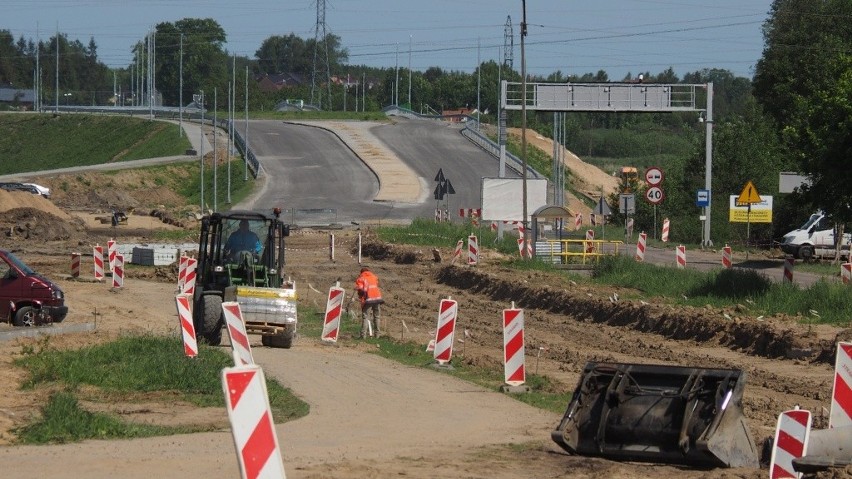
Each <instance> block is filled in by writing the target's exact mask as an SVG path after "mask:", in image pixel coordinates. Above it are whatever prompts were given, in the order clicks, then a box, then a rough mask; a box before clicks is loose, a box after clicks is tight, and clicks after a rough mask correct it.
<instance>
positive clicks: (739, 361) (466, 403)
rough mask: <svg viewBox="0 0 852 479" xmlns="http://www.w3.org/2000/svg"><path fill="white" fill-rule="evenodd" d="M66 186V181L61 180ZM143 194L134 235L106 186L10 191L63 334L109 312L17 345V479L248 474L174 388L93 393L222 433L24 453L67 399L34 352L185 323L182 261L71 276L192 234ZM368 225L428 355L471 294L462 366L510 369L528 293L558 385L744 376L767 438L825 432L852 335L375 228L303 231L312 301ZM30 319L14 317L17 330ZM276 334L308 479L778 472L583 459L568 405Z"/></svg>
mask: <svg viewBox="0 0 852 479" xmlns="http://www.w3.org/2000/svg"><path fill="white" fill-rule="evenodd" d="M66 180H67V179H66ZM139 180H140V179H139V178H136V179H135V181H137V182H138V181H139ZM54 181H57V182H61V181H63V180H62V179H61V178H57V179H55V180H54ZM114 181H119V180H114ZM58 184H59V183H55V184H53V185H50V186H51V187H52V188H53V189H54V191H56V186H58ZM129 191H130V192H128V193H126V194H127V195H129V196H127V197H125V198H123V200H122V201H124V202H126V203H130V202H136V205H135V206H134V214H132V215H130V220H131V221H132V222H131V221H129V222H128V224H127V225H122V226H119V227H117V228H112V227H111V226H109V225H106V226H104V225H102V224H101V223H100V222H99V221H97V220H96V219H93V217H97V216H99V215H102V214H104V213H105V212H109V211H108V210H107V209H106V208H103V207H101V209H98V210H97V211H95V210H96V208H93V204H94V203H93V202H92V201H94V202H95V203H97V204H101V203H102V202H104V201H106V199H105V198H104V197H96V199H95V200H88V201H89V202H88V203H87V200H85V199H82V198H81V197H78V198H76V199H75V198H72V197H70V196H69V197H60V196H58V197H57V198H54V199H53V201H48V200H43V199H41V198H38V197H35V196H33V195H29V196H26V197H25V196H20V195H28V194H26V193H6V192H3V191H0V232H2V233H3V234H0V247H2V248H7V249H12V250H14V251H16V253H17V254H19V255H20V256H21V257H22V258H23V259H25V260H26V261H27V262H28V263H29V264H30V265H31V266H33V267H34V268H35V269H36V270H38V271H40V272H43V273H44V274H46V275H47V276H48V277H50V278H52V279H54V280H56V281H57V282H58V283H59V284H60V286H61V287H62V288H63V290H64V291H65V293H66V296H67V303H68V306H69V307H70V313H69V316H68V318H67V319H66V321H65V322H64V323H63V324H62V326H69V327H70V326H73V325H83V324H86V323H92V322H96V329H95V331H92V332H79V333H69V334H52V335H50V336H49V338H44V337H42V338H33V339H30V338H21V339H13V340H7V341H0V384H4V387H3V389H4V393H3V394H2V395H0V444H4V445H3V446H2V447H0V462H2V463H3V464H6V468H7V470H9V472H10V473H11V474H12V475H11V476H10V477H83V476H85V477H146V478H147V477H151V476H155V477H156V476H162V477H175V476H178V475H180V476H182V477H206V478H211V477H234V476H236V469H235V468H236V460H235V457H234V451H233V443H232V440H231V438H230V434H229V433H228V432H227V418H226V416H225V412H224V410H217V409H215V408H214V409H213V410H199V409H197V408H193V407H191V406H189V405H187V404H184V403H182V402H181V401H179V400H177V399H175V398H174V397H170V396H169V395H139V396H136V397H133V396H129V397H122V398H120V401H114V400H113V401H109V400H107V398H106V397H104V395H103V394H101V393H100V392H98V391H96V390H91V389H85V390H84V391H83V393H84V394H83V397H84V403H83V404H84V406H85V407H87V408H90V409H91V410H100V411H111V412H113V413H115V414H118V415H120V416H121V417H124V418H127V419H130V420H134V421H142V422H147V423H161V424H176V423H181V424H187V423H189V424H206V425H209V426H210V427H211V428H214V429H217V430H218V432H211V433H203V434H197V435H186V436H171V437H168V438H153V439H147V440H122V441H87V442H86V443H83V444H79V445H58V446H39V447H32V446H18V445H15V444H14V441H15V432H14V428H15V427H18V426H20V425H22V424H24V423H26V422H27V421H30V420H31V419H32V418H33V417H35V416H37V415H38V414H39V411H38V408H37V406H38V405H39V404H42V403H43V402H44V400H45V399H46V397H47V396H48V395H49V394H50V392H51V388H50V387H41V388H37V389H35V390H31V389H21V388H20V387H19V386H20V384H22V382H23V381H24V380H25V376H24V373H23V371H22V370H21V369H18V368H16V367H13V366H12V364H11V362H12V360H13V359H14V358H16V357H19V356H20V355H21V354H22V352H23V351H24V350H25V349H26V348H41V347H56V348H79V347H83V346H86V345H89V344H95V343H98V342H102V341H107V340H110V339H112V338H115V337H117V336H119V335H123V334H128V333H131V332H150V333H154V334H169V335H174V334H177V319H176V315H175V308H174V303H173V299H172V298H173V295H174V292H175V281H176V269H175V267H174V266H172V267H161V268H141V267H140V268H132V269H129V270H128V273H127V278H126V280H125V288H123V289H121V290H112V289H111V288H109V286H108V285H105V284H101V283H96V282H92V281H89V280H87V279H85V278H83V279H78V280H73V279H71V278H69V277H68V257H69V254H70V253H71V252H72V251H74V250H77V249H82V248H88V246H89V245H91V244H94V243H96V242H99V243H100V244H104V243H105V242H106V240H107V239H109V238H110V237H118V238H119V240H120V241H131V240H132V241H135V240H138V239H140V238H142V239H145V238H148V239H150V238H152V237H153V233H154V231H156V230H157V229H169V228H178V227H177V226H174V225H170V224H166V223H163V222H162V221H160V220H159V219H158V218H154V217H151V216H150V215H141V214H136V213H137V212H140V211H144V210H153V209H158V208H159V207H160V206H164V208H163V209H162V210H167V211H170V215H171V216H178V215H180V213H176V212H177V211H179V210H180V206H179V205H177V206H174V207H165V205H162V204H161V203H159V202H158V203H159V204H154V203H152V202H151V198H152V196H150V195H146V194H145V193H144V190H139V191H135V192H134V191H133V190H129ZM10 195H11V196H10ZM164 197H166V196H165V195H164V196H158V198H164ZM154 201H156V199H155V200H154ZM57 203H58V204H63V205H66V206H65V207H63V208H58V207H57V206H56V204H57ZM107 203H108V201H107ZM169 208H172V210H170V209H169ZM171 211H174V212H171ZM134 220H138V222H137V221H134ZM186 220H187V222H189V224H186V225H184V229H186V230H187V231H188V232H190V234H191V232H192V231H193V228H194V227H195V225H194V224H191V221H192V218H191V217H186ZM332 233H333V234H334V235H335V242H336V256H335V258H334V259H333V260H332V259H331V258H330V255H329V248H328V244H329V239H330V236H329V235H330V234H332ZM359 233H360V234H361V235H362V240H363V244H362V254H363V257H362V258H361V259H362V262H364V263H367V264H369V265H370V266H372V267H373V269H374V271H376V273H377V274H378V276H379V277H380V278H381V280H382V285H383V289H384V295H385V298H386V304H385V306H384V309H383V318H384V319H385V326H384V327H385V330H386V332H387V334H389V335H391V336H394V337H397V338H400V339H405V340H413V341H417V342H419V343H421V344H423V345H424V347H425V345H426V344H427V343H428V341H429V339H430V338H431V337H432V335H433V334H434V329H435V326H436V318H437V308H438V302H439V300H440V299H441V298H446V297H452V298H453V299H456V300H457V301H458V302H459V319H458V326H457V331H458V333H457V335H456V336H457V338H459V339H463V341H464V342H461V341H459V342H458V343H457V345H456V350H455V357H454V359H453V361H454V362H460V363H464V364H471V365H483V366H493V367H496V368H500V367H501V364H502V330H501V328H500V320H499V318H500V314H501V311H502V310H503V309H505V308H508V307H510V305H511V304H512V303H513V302H514V303H515V305H517V306H519V307H523V308H524V309H525V324H526V331H525V336H526V351H527V368H528V371H529V372H537V373H538V374H543V375H546V376H548V377H549V378H550V379H551V381H552V383H553V389H554V390H555V391H569V390H572V389H573V388H574V386H575V384H576V382H577V380H578V378H579V374H580V372H581V370H582V368H583V366H584V365H585V364H586V362H587V361H617V362H631V363H653V364H669V365H682V366H704V367H716V368H737V369H742V370H744V371H745V372H746V373H747V376H748V379H747V387H746V392H745V396H744V399H743V406H744V411H745V415H746V418H747V421H748V425H749V428H750V430H751V433H752V435H753V437H754V439H755V442H756V444H757V446H758V448H760V446H761V444H762V442H763V441H764V440H765V439H766V438H767V437H769V436H770V435H771V434H772V433H773V432H774V427H775V420H776V417H777V414H778V413H779V412H780V411H782V410H785V409H789V408H791V407H792V406H794V405H799V406H801V407H802V408H806V409H809V410H811V411H813V412H814V413H815V414H816V416H817V418H816V420H817V421H816V422H817V427H824V421H825V417H824V416H823V411H825V409H826V408H828V407H829V400H830V392H831V385H832V367H833V357H834V347H835V341H837V340H838V339H843V338H845V339H850V336H852V331H850V330H848V329H846V330H844V329H842V328H834V327H828V326H811V325H804V324H801V323H799V322H798V321H797V320H796V318H788V317H772V318H763V319H762V320H757V319H756V318H754V317H752V316H751V315H749V314H748V312H747V311H745V312H740V314H738V315H737V316H736V317H735V318H734V319H733V320H725V319H722V318H720V315H719V314H718V311H712V310H711V309H710V308H709V307H708V308H685V307H673V306H671V305H667V304H664V303H662V302H661V301H660V300H658V299H655V298H647V297H645V298H643V299H641V300H640V299H636V300H624V299H619V300H617V301H614V300H613V299H612V298H614V294H616V293H617V294H618V295H619V298H625V297H639V296H641V295H639V294H638V293H637V294H635V295H634V294H630V293H631V292H630V291H624V290H621V289H617V288H603V287H589V286H585V285H583V284H582V283H577V282H574V281H572V280H571V279H570V278H569V277H567V276H565V275H562V274H555V273H543V272H535V271H530V272H519V271H515V270H508V269H506V268H503V267H501V266H500V264H499V261H498V260H499V259H500V255H499V254H498V253H495V252H493V251H490V250H489V249H488V248H487V247H485V248H483V253H482V260H481V262H480V264H478V265H476V266H474V267H470V266H467V265H462V264H450V261H449V258H451V257H452V251H451V250H449V249H442V250H440V254H441V257H442V258H443V259H442V261H440V262H437V261H434V260H433V255H432V252H431V251H427V250H423V249H418V248H414V247H410V246H403V245H392V244H385V243H382V242H378V241H376V240H375V238H374V236H373V234H372V233H371V231H370V230H369V228H365V229H363V230H360V231H356V230H347V231H340V230H338V231H323V230H298V231H294V232H293V235H292V236H291V238H289V242H288V248H287V249H288V274H290V275H291V276H292V277H293V279H295V280H296V282H297V286H298V288H299V297H300V303H301V304H302V305H311V306H314V307H316V308H317V309H318V310H320V311H324V309H325V297H326V294H327V290H328V287H330V286H332V285H334V284H335V283H336V282H337V281H340V282H341V285H342V286H344V287H346V288H347V290H348V291H350V292H351V287H352V282H353V280H354V278H355V276H356V275H357V269H358V262H359V261H358V260H359V258H358V257H357V256H356V254H357V238H358V234H359ZM85 264H86V263H84V265H85ZM84 270H85V268H84ZM84 276H85V273H84ZM634 293H635V292H634ZM733 307H734V305H732V308H733ZM345 318H346V319H345V320H347V321H348V320H351V319H348V318H349V315H346V316H345ZM14 330H16V328H12V327H11V326H3V325H0V333H4V332H7V331H14ZM259 343H260V338H259V337H256V338H255V337H253V338H252V345H253V347H255V348H256V350H255V351H256V353H255V357H256V359H257V361H258V363H260V364H261V365H262V366H263V367H264V369H265V371H266V372H267V374H268V375H270V376H273V377H275V378H276V379H278V380H279V381H281V382H282V383H283V384H284V385H285V386H287V387H290V388H292V389H293V391H294V392H295V393H296V394H297V395H299V396H301V397H303V399H305V400H306V401H307V402H308V403H309V404H311V408H312V409H311V411H312V412H311V414H310V415H309V416H308V417H306V418H303V419H300V420H298V421H294V422H292V423H287V424H283V425H280V426H279V427H278V431H279V440H280V441H281V444H282V445H281V448H282V450H283V451H284V456H285V467H286V469H287V473H288V476H290V477H297V478H298V477H302V478H314V477H316V478H319V477H338V478H360V477H388V476H391V475H398V476H405V477H418V478H419V477H424V478H425V477H468V478H483V479H484V478H514V477H580V478H584V477H589V478H592V477H617V478H639V477H649V476H655V477H658V478H661V479H675V478H716V477H719V478H722V477H727V478H734V477H736V478H755V479H757V478H759V477H760V478H762V477H765V476H766V474H767V472H766V469H765V467H766V466H764V469H761V470H751V469H733V470H709V471H701V470H694V469H691V468H688V467H673V466H666V465H653V464H634V463H619V462H614V461H608V460H603V459H595V458H585V457H571V456H568V455H566V454H564V453H563V452H562V451H561V449H559V448H558V447H557V446H556V445H555V444H553V443H552V442H551V441H550V438H549V435H550V431H551V430H552V429H553V428H555V427H556V425H557V424H558V420H559V415H558V414H554V413H548V412H543V411H540V410H537V409H534V408H531V407H528V406H525V405H523V404H521V403H519V402H517V401H514V400H511V399H510V398H508V397H507V396H505V395H503V394H500V393H498V392H494V391H486V390H484V389H481V388H478V387H476V386H471V385H469V384H466V383H462V382H460V381H456V380H453V379H452V378H448V377H446V376H445V375H440V374H436V373H435V372H432V371H429V370H428V369H422V368H409V367H404V366H400V365H395V364H393V363H389V362H387V361H384V360H381V359H380V358H377V357H375V356H374V355H371V354H368V352H369V350H370V348H373V347H374V346H370V345H369V344H368V343H365V342H362V341H358V340H357V339H355V338H351V337H342V338H340V341H339V343H338V346H337V347H329V346H324V345H321V344H320V342H319V341H318V339H317V338H311V337H305V336H301V337H300V338H299V340H298V341H297V342H296V344H295V345H294V347H293V348H292V349H290V350H277V349H269V348H262V347H260V344H259ZM566 406H567V404H566ZM833 474H835V475H834V476H825V477H838V478H840V477H847V478H848V477H852V472H850V471H845V472H844V471H835V472H834V473H833Z"/></svg>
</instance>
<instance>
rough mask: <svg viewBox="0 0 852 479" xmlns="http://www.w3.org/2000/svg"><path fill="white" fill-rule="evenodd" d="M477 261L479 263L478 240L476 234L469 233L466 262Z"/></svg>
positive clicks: (475, 262)
mask: <svg viewBox="0 0 852 479" xmlns="http://www.w3.org/2000/svg"><path fill="white" fill-rule="evenodd" d="M477 263H479V242H478V240H477V239H476V235H470V236H468V237H467V264H470V265H474V264H477Z"/></svg>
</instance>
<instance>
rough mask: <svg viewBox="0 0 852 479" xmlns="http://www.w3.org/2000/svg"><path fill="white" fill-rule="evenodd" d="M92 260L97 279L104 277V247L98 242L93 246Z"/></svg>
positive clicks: (100, 279)
mask: <svg viewBox="0 0 852 479" xmlns="http://www.w3.org/2000/svg"><path fill="white" fill-rule="evenodd" d="M92 260H93V262H94V265H95V280H97V281H102V280H103V279H104V247H103V246H101V245H99V244H96V245H95V246H94V247H92Z"/></svg>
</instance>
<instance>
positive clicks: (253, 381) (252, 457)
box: [222, 359, 286, 479]
mask: <svg viewBox="0 0 852 479" xmlns="http://www.w3.org/2000/svg"><path fill="white" fill-rule="evenodd" d="M235 360H236V359H235ZM222 390H223V391H224V393H225V406H226V408H227V410H228V420H229V421H230V423H231V434H232V435H233V437H234V446H235V448H236V452H237V462H239V465H240V476H241V477H242V479H259V478H268V479H272V478H276V479H285V478H286V473H285V472H284V460H283V459H282V455H281V448H280V446H279V444H278V436H277V435H276V432H275V422H274V421H273V419H272V410H271V408H270V407H269V394H268V393H267V391H266V378H265V377H264V375H263V370H262V369H261V368H260V367H259V366H256V365H253V364H252V365H244V366H235V367H233V368H225V369H223V370H222Z"/></svg>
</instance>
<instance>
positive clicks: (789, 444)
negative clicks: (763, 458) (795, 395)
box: [769, 407, 812, 479]
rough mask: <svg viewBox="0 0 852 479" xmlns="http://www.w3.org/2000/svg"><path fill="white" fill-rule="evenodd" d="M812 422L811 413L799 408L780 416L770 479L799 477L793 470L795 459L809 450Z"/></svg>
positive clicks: (771, 459)
mask: <svg viewBox="0 0 852 479" xmlns="http://www.w3.org/2000/svg"><path fill="white" fill-rule="evenodd" d="M811 421H812V419H811V413H810V411H806V410H804V409H798V407H797V408H796V409H793V410H790V411H784V412H782V413H781V414H780V415H779V416H778V424H777V426H776V427H775V436H774V439H773V442H772V455H771V457H770V459H769V479H782V478H795V477H799V475H798V474H797V473H796V472H795V470H794V469H793V459H798V458H800V457H802V456H804V455H805V453H806V452H807V450H808V437H809V436H810V431H811Z"/></svg>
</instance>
